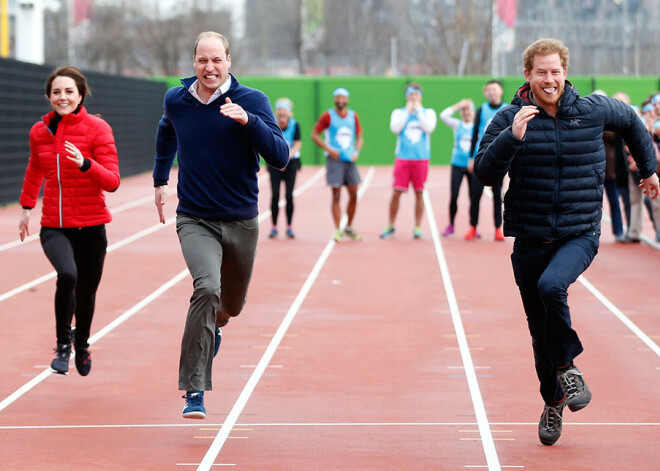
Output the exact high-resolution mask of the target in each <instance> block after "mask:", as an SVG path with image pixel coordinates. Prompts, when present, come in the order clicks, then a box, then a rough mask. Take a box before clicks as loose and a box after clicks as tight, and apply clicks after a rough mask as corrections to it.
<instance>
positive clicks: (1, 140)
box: [0, 59, 167, 205]
mask: <svg viewBox="0 0 660 471" xmlns="http://www.w3.org/2000/svg"><path fill="white" fill-rule="evenodd" d="M52 70H53V67H50V66H42V65H33V64H27V63H23V62H18V61H14V60H10V59H0V205H3V204H8V203H12V202H16V201H18V198H19V196H20V192H21V187H22V185H23V176H24V173H25V168H26V166H27V162H28V158H29V154H30V145H29V139H28V134H29V132H30V128H31V127H32V125H33V124H34V123H35V122H36V121H38V120H39V119H40V118H41V116H43V115H44V114H46V113H47V112H48V111H50V109H51V107H50V103H49V102H48V100H47V99H46V98H45V96H44V94H45V90H44V86H45V83H46V79H47V78H48V76H49V75H50V73H51V72H52ZM84 72H85V76H86V77H87V81H88V83H89V86H90V88H91V90H92V96H88V97H87V98H86V99H85V107H86V108H87V110H88V111H89V112H90V113H92V114H98V115H100V116H101V117H102V118H103V119H105V120H106V121H107V122H108V123H109V124H110V126H111V127H112V130H113V132H114V135H115V141H116V143H117V151H118V154H119V168H120V171H121V174H122V177H127V176H129V175H135V174H137V173H142V172H145V171H148V170H150V169H151V168H152V167H153V156H154V143H155V137H156V127H157V124H158V120H159V119H160V116H161V113H162V110H163V107H162V103H163V97H164V95H165V91H166V90H167V86H166V84H165V83H164V82H155V81H150V80H140V79H132V78H125V77H117V76H111V75H106V74H100V73H95V72H87V71H84Z"/></svg>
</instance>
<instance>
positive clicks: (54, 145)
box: [20, 107, 119, 227]
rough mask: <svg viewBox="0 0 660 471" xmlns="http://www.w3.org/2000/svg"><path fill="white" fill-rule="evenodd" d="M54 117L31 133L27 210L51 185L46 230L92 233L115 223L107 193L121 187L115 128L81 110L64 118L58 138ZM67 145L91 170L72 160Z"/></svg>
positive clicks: (24, 203)
mask: <svg viewBox="0 0 660 471" xmlns="http://www.w3.org/2000/svg"><path fill="white" fill-rule="evenodd" d="M54 116H55V111H51V112H50V113H48V114H47V115H45V116H43V118H42V120H41V121H39V122H37V123H35V124H34V126H32V129H31V130H30V161H29V162H28V166H27V170H26V171H25V180H24V181H23V191H22V192H21V198H20V203H21V206H23V207H25V208H33V207H34V206H35V203H36V201H37V197H38V196H39V189H40V188H41V184H42V183H43V182H44V180H45V181H46V184H45V186H44V199H43V215H42V217H41V225H42V226H44V227H87V226H97V225H100V224H106V223H108V222H110V221H111V220H112V216H111V215H110V211H108V208H107V207H106V205H105V196H104V194H103V192H104V191H115V190H116V189H117V187H118V186H119V164H118V162H117V148H116V147H115V139H114V136H113V134H112V129H111V128H110V125H109V124H108V123H106V122H105V121H104V120H102V119H101V118H99V117H96V116H92V115H90V114H88V113H87V110H86V109H85V108H84V107H81V108H80V111H79V112H78V113H75V114H74V113H71V114H67V115H64V116H63V117H62V120H61V121H60V123H59V124H58V126H57V133H56V134H55V135H53V133H52V132H51V130H50V129H49V128H48V124H49V123H50V120H51V119H53V117H54ZM64 141H69V142H71V143H72V144H74V145H75V146H76V147H77V148H78V149H79V150H80V152H81V153H82V155H83V156H84V157H85V158H86V159H87V160H89V163H90V167H89V168H88V169H87V170H85V171H82V170H81V169H80V168H78V167H77V166H76V164H74V163H73V162H72V161H70V160H69V159H67V158H66V156H67V155H70V154H69V153H68V152H67V151H66V149H65V147H64ZM84 167H85V165H84V166H83V168H84Z"/></svg>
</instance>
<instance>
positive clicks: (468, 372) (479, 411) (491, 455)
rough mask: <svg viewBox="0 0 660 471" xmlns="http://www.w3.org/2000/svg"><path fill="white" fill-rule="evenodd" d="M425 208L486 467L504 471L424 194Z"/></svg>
mask: <svg viewBox="0 0 660 471" xmlns="http://www.w3.org/2000/svg"><path fill="white" fill-rule="evenodd" d="M424 205H425V207H426V215H427V217H428V219H429V225H430V226H431V235H432V237H433V245H434V246H435V253H436V255H437V257H438V264H439V265H440V272H441V273H442V280H443V282H444V286H445V292H446V294H447V302H448V303H449V310H450V312H451V318H452V322H453V323H454V331H455V332H456V341H457V342H458V346H459V349H460V353H461V358H462V360H463V365H464V366H465V376H466V379H467V383H468V388H469V389H470V396H471V398H472V406H473V408H474V412H475V415H476V419H477V425H478V427H479V435H480V436H481V443H482V444H483V448H484V453H485V455H486V463H487V464H488V469H489V471H498V470H500V469H501V467H500V461H499V458H498V456H497V450H496V449H495V442H494V440H493V435H492V433H491V430H490V426H489V424H488V416H487V415H486V408H485V406H484V401H483V398H482V397H481V391H480V390H479V381H478V380H477V373H476V371H475V367H474V363H473V361H472V355H471V354H470V346H469V344H468V341H467V337H466V335H465V329H464V328H463V321H462V320H461V313H460V311H459V309H458V302H457V301H456V294H455V293H454V287H453V285H452V282H451V278H450V275H449V267H448V266H447V261H446V260H445V255H444V252H443V250H442V243H441V242H440V234H438V227H437V224H436V222H435V216H434V214H433V207H432V205H431V198H429V194H428V191H424Z"/></svg>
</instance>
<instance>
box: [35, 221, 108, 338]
mask: <svg viewBox="0 0 660 471" xmlns="http://www.w3.org/2000/svg"><path fill="white" fill-rule="evenodd" d="M40 237H41V246H42V247H43V249H44V253H45V254H46V257H48V260H50V263H51V264H52V265H53V267H54V268H55V271H56V272H57V285H56V286H57V287H56V289H55V329H56V332H57V343H58V344H69V343H70V335H71V321H72V320H73V315H74V314H75V316H76V347H79V348H87V347H88V346H89V344H88V343H87V340H88V339H89V331H90V328H91V326H92V317H93V316H94V305H95V302H96V290H97V288H98V286H99V283H100V281H101V274H102V273H103V262H104V261H105V252H106V248H107V246H108V239H107V237H106V234H105V225H100V226H91V227H82V228H71V229H69V228H66V229H56V228H52V227H42V228H41V233H40Z"/></svg>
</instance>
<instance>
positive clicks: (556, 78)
mask: <svg viewBox="0 0 660 471" xmlns="http://www.w3.org/2000/svg"><path fill="white" fill-rule="evenodd" d="M566 75H567V69H566V67H562V65H561V59H560V58H559V54H557V53H555V54H549V55H547V56H541V55H537V56H534V62H533V66H532V70H527V69H525V79H526V80H527V81H528V82H529V84H530V86H531V88H532V94H533V95H534V101H536V103H537V104H538V105H539V106H541V107H543V108H545V107H550V108H554V107H555V106H556V105H557V102H558V101H559V99H560V98H561V96H562V94H563V93H564V86H565V84H566Z"/></svg>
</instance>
